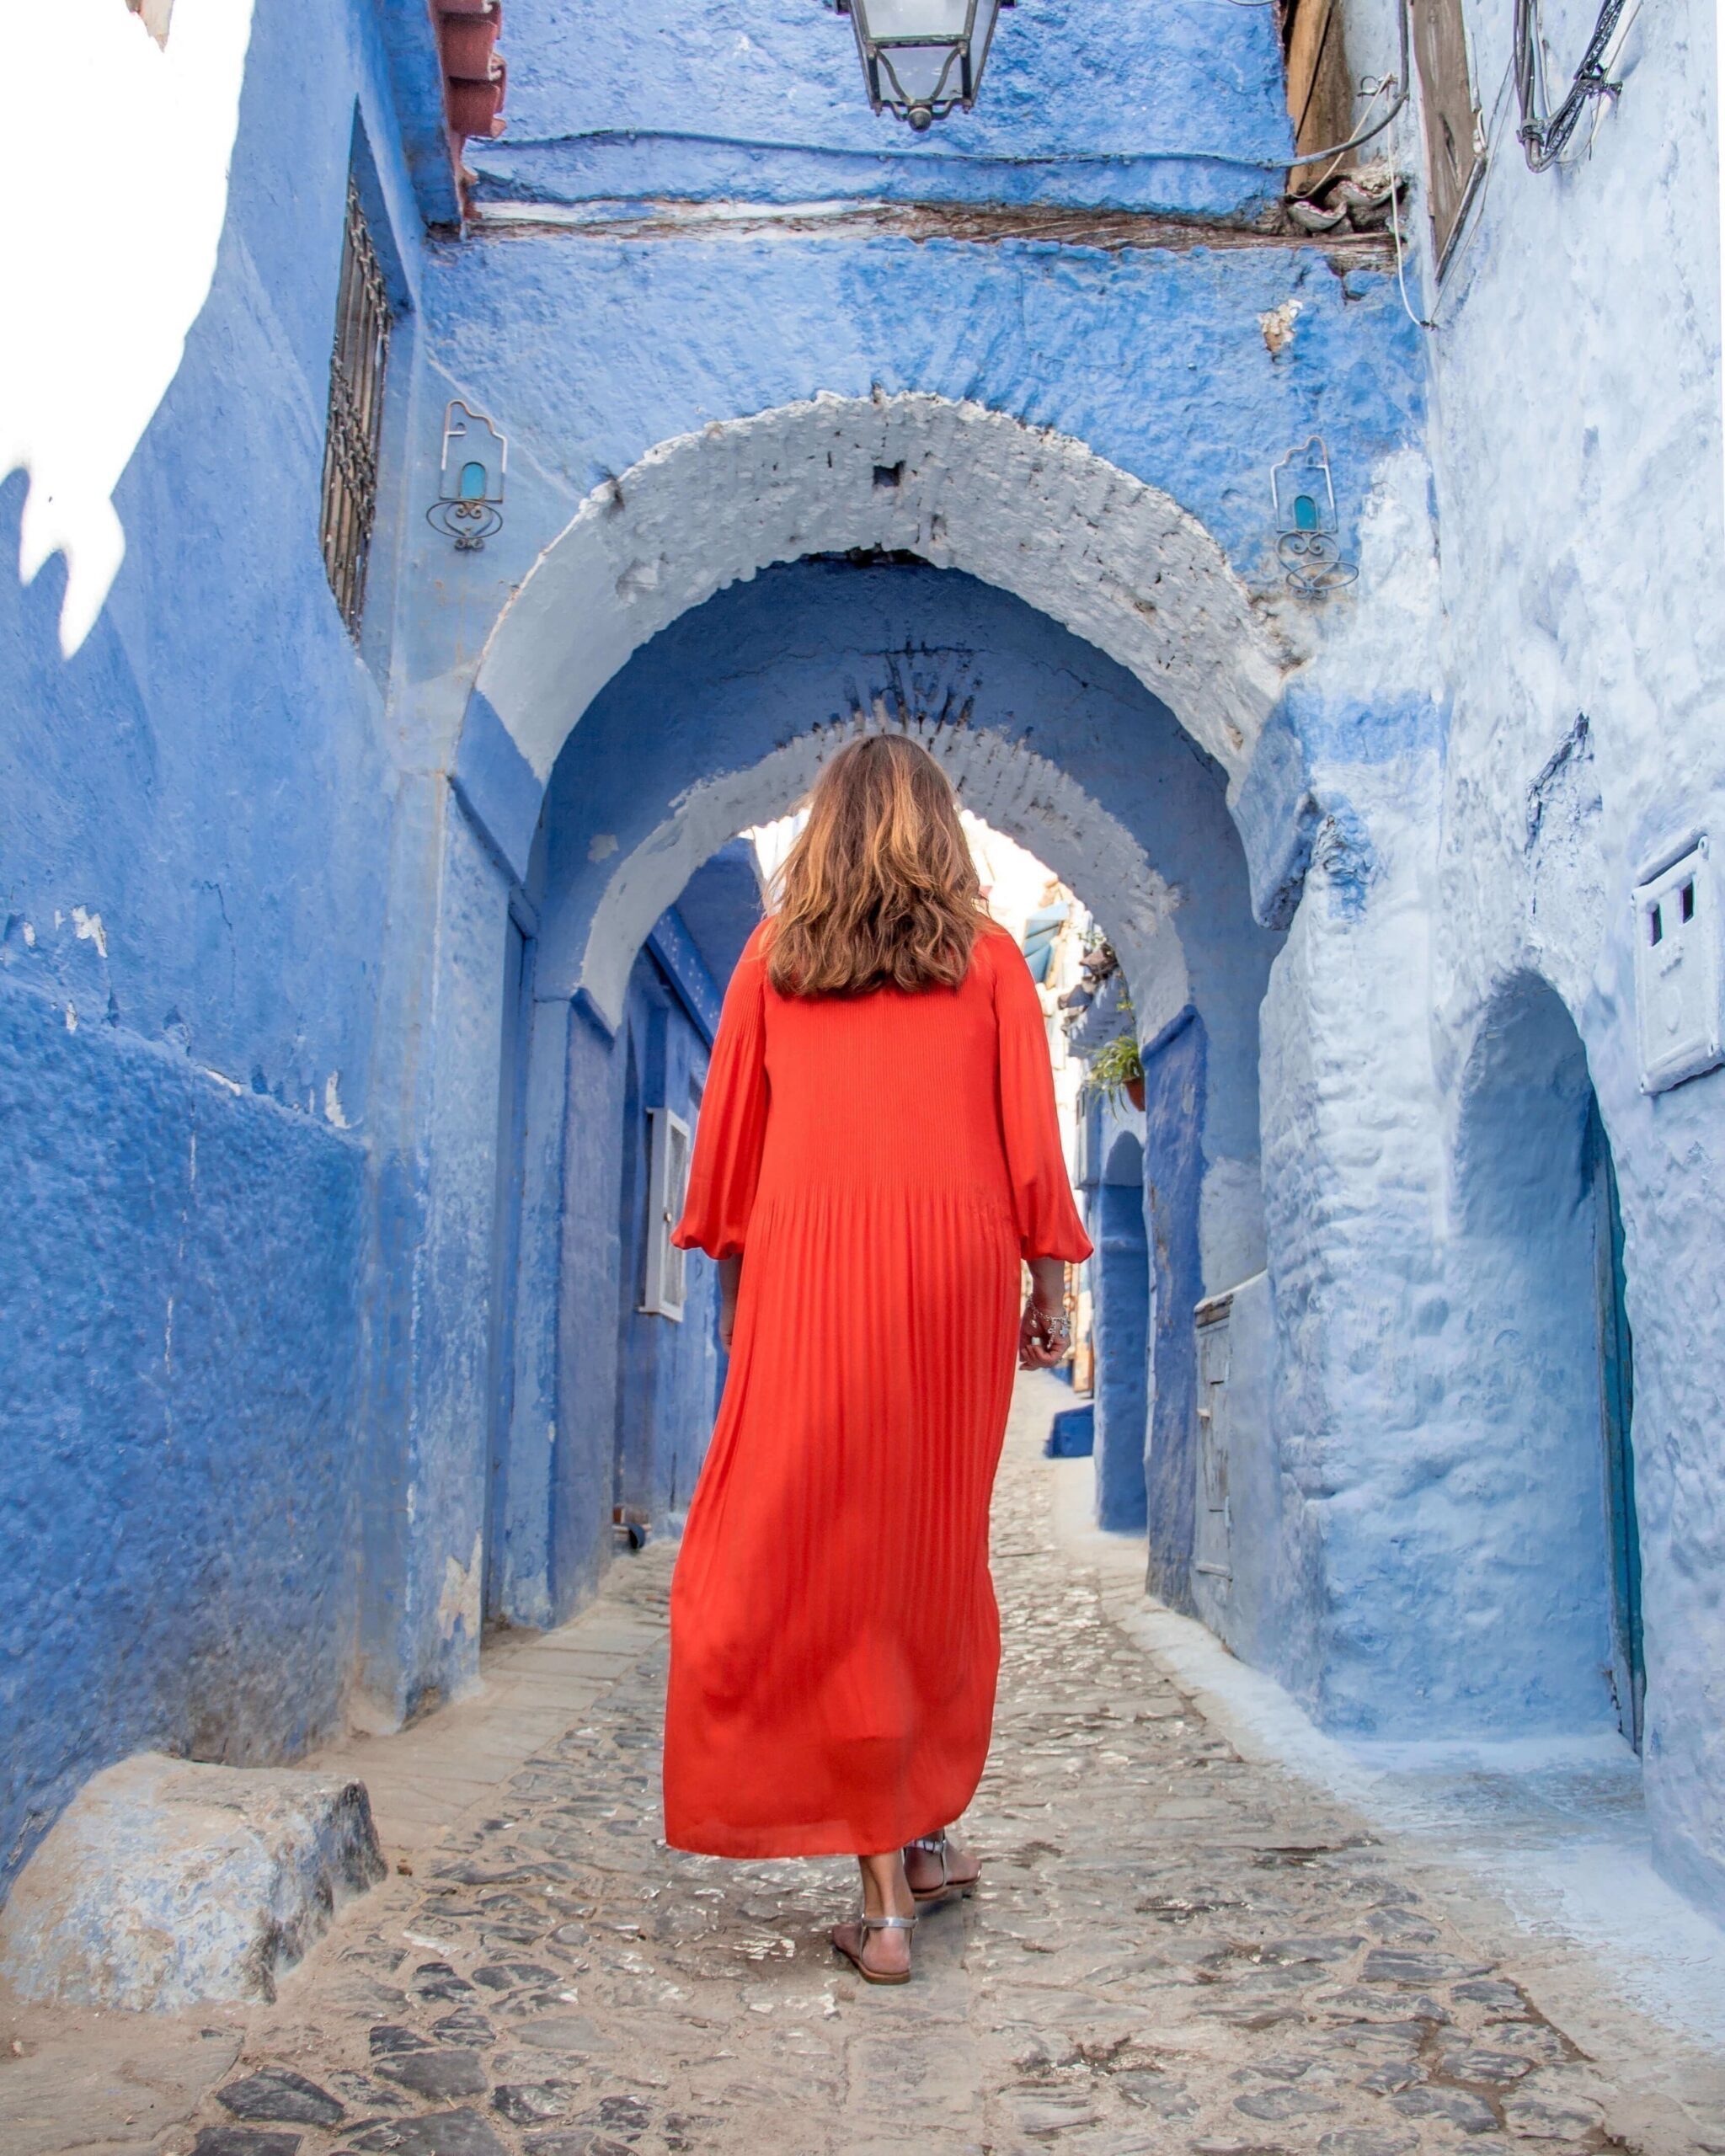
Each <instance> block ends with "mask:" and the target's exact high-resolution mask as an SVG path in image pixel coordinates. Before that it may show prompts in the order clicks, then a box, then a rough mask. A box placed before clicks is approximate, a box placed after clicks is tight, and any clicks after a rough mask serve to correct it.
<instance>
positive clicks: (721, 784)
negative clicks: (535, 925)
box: [579, 704, 1191, 1038]
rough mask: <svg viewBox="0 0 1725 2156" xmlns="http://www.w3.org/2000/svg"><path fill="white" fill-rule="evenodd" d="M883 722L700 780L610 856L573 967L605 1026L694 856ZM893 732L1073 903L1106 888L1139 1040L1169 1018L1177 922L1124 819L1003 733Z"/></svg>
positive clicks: (618, 1015) (821, 733)
mask: <svg viewBox="0 0 1725 2156" xmlns="http://www.w3.org/2000/svg"><path fill="white" fill-rule="evenodd" d="M889 729H890V730H892V731H899V730H900V721H899V720H898V719H897V718H895V717H893V716H891V715H889V713H888V712H886V711H885V710H884V707H881V706H879V704H877V706H876V707H875V708H874V709H873V711H872V712H857V713H856V714H855V715H854V716H853V717H852V718H851V719H850V720H848V721H846V722H843V723H840V724H837V725H830V726H825V727H820V728H815V729H814V731H813V732H811V733H809V734H805V735H803V736H801V737H800V738H799V739H797V740H795V741H792V742H789V743H788V744H786V745H785V746H784V747H783V748H782V749H776V750H773V751H772V754H771V755H768V756H766V757H763V758H762V760H761V761H760V762H759V763H757V764H754V765H751V766H749V767H748V768H747V769H745V770H743V771H726V772H723V773H721V774H720V775H719V776H717V777H714V778H709V779H704V780H702V782H701V783H700V784H699V785H698V786H693V787H690V789H689V790H688V792H686V793H684V794H682V795H681V796H679V798H677V800H676V802H675V803H673V805H672V809H671V813H670V815H669V816H667V817H666V818H665V820H664V822H662V823H661V824H660V825H658V826H657V827H656V828H655V829H654V830H653V831H651V832H650V833H649V835H648V836H647V837H646V838H644V840H642V841H641V842H640V844H639V845H638V846H635V847H633V849H632V850H631V851H629V852H628V853H627V854H622V855H620V856H619V857H618V858H617V862H616V865H615V867H614V868H613V870H612V873H611V879H610V881H609V882H608V883H607V884H606V888H605V892H604V894H603V896H602V897H601V899H600V901H599V904H598V905H597V906H596V907H595V909H594V912H593V917H592V921H591V924H590V927H589V929H588V931H587V937H586V941H585V946H584V947H583V950H582V955H581V961H580V967H579V985H580V986H581V987H582V988H583V989H585V991H586V993H587V995H589V996H590V998H591V1000H592V1001H593V1004H594V1006H595V1008H596V1009H597V1010H598V1011H599V1012H600V1014H601V1017H603V1018H604V1019H605V1020H606V1023H607V1024H609V1025H611V1026H612V1027H616V1026H617V1025H619V1024H620V1023H621V1022H622V1011H623V1003H624V999H625V997H626V996H627V995H628V982H629V971H630V969H631V967H632V966H633V964H634V962H635V956H636V953H638V951H639V950H640V948H641V946H642V944H643V943H644V942H645V941H646V937H647V931H649V929H650V928H651V927H652V926H653V924H654V921H657V920H658V918H659V916H660V914H661V913H663V912H664V910H665V908H666V907H667V906H668V905H671V904H672V903H673V901H674V900H675V899H676V897H677V895H678V894H679V893H680V892H681V889H682V888H683V886H684V885H685V884H686V883H687V882H688V880H689V878H690V877H691V876H692V875H693V874H694V873H695V871H696V870H697V868H698V867H700V866H701V864H702V862H703V861H707V860H709V859H710V858H711V857H712V856H713V854H715V853H716V852H717V851H718V849H719V848H720V847H721V846H724V844H725V843H726V841H728V840H729V839H731V838H733V837H734V835H736V833H737V832H738V831H740V830H744V829H745V828H746V827H747V826H749V825H754V824H763V823H766V822H769V821H770V820H771V819H772V818H774V817H776V816H782V815H783V814H786V813H787V811H788V810H789V809H793V808H794V807H795V806H796V804H797V803H798V802H799V801H800V800H801V799H802V798H803V796H804V794H805V793H806V792H808V791H809V787H811V786H812V785H813V784H814V779H815V776H816V775H817V774H818V773H819V771H820V767H821V766H822V764H823V763H825V760H827V758H828V757H829V756H830V755H834V754H835V753H836V751H837V750H839V749H841V748H842V747H843V745H844V744H845V743H846V741H848V740H852V739H854V738H855V737H856V735H857V734H858V733H859V732H876V731H886V730H889ZM902 730H904V731H905V732H907V733H909V734H911V738H912V739H915V740H917V741H920V742H921V744H922V745H923V747H924V748H926V749H927V750H928V751H929V752H930V754H931V755H933V756H935V757H936V758H937V760H938V761H939V762H940V764H941V765H942V766H943V769H944V770H945V771H946V772H947V775H948V777H949V778H950V779H951V780H952V782H953V786H954V787H956V788H957V790H958V792H959V798H960V800H961V801H962V802H963V803H964V807H965V808H967V809H973V810H974V811H975V814H977V815H979V816H980V817H981V818H982V819H983V820H984V822H985V823H987V824H991V825H993V827H994V828H995V830H997V831H1004V832H1005V833H1006V834H1007V836H1008V837H1009V838H1014V839H1017V841H1018V842H1019V843H1020V844H1021V845H1023V846H1028V848H1029V849H1030V850H1031V851H1032V852H1033V853H1034V854H1036V855H1037V857H1039V859H1040V860H1042V861H1044V862H1047V864H1048V866H1049V867H1050V868H1051V869H1053V871H1054V872H1055V874H1056V875H1057V876H1058V877H1060V879H1061V881H1062V882H1063V883H1065V884H1067V885H1068V886H1069V887H1070V888H1071V889H1073V890H1075V891H1076V893H1077V894H1078V895H1079V897H1080V898H1081V899H1087V894H1091V893H1094V894H1109V895H1108V905H1107V910H1106V912H1105V913H1104V915H1103V926H1104V927H1105V928H1106V929H1107V931H1108V936H1109V939H1110V941H1111V942H1113V944H1114V949H1115V950H1116V952H1117V953H1119V959H1120V963H1121V967H1122V969H1123V970H1124V973H1125V975H1126V979H1127V984H1128V985H1129V987H1130V990H1131V995H1132V1002H1133V1008H1134V1011H1135V1013H1136V1016H1137V1021H1138V1025H1139V1029H1140V1034H1141V1036H1142V1037H1143V1038H1152V1037H1153V1036H1154V1035H1155V1034H1156V1033H1159V1032H1160V1031H1161V1030H1162V1027H1164V1026H1166V1025H1167V1024H1168V1023H1169V1022H1171V1021H1172V1019H1173V1018H1175V1017H1178V1015H1179V1013H1180V1012H1181V1011H1183V1010H1184V1008H1185V1007H1186V1005H1187V1003H1188V1001H1189V1000H1190V996H1191V988H1190V983H1189V979H1188V973H1187V968H1186V959H1185V953H1184V951H1183V948H1182V946H1181V942H1180V937H1179V931H1178V927H1177V926H1176V925H1175V921H1174V918H1173V916H1174V915H1175V912H1176V910H1177V908H1178V904H1179V899H1178V894H1177V892H1176V891H1175V890H1174V889H1173V888H1172V886H1171V885H1169V884H1168V883H1167V882H1166V881H1165V880H1164V879H1163V878H1162V876H1161V875H1159V874H1158V873H1157V872H1156V869H1155V868H1154V867H1152V866H1151V862H1150V859H1149V857H1148V856H1147V855H1146V852H1145V851H1144V849H1143V847H1142V846H1140V844H1139V842H1138V841H1137V840H1136V839H1135V837H1134V836H1133V835H1132V833H1131V832H1130V830H1128V829H1127V828H1126V826H1125V825H1124V824H1122V823H1121V822H1119V819H1117V818H1115V817H1114V816H1113V815H1111V814H1109V813H1108V810H1107V809H1104V808H1103V806H1102V804H1101V803H1099V802H1097V800H1096V799H1095V798H1093V797H1092V795H1090V794H1088V793H1087V792H1085V791H1084V789H1083V788H1082V787H1080V786H1078V785H1077V784H1076V782H1074V781H1073V780H1072V779H1071V777H1069V776H1067V774H1066V773H1065V771H1062V770H1061V769H1060V766H1059V765H1057V764H1054V763H1050V762H1049V760H1048V759H1047V758H1046V757H1045V756H1039V755H1036V754H1035V753H1034V752H1033V751H1032V750H1028V749H1026V748H1025V747H1023V745H1022V744H1021V743H1019V742H1017V741H1015V740H1013V739H1011V738H1010V737H1008V736H1007V735H1005V734H994V733H991V732H989V731H988V730H987V729H985V728H980V727H969V726H946V725H942V724H939V723H935V722H930V723H928V724H927V725H918V724H916V723H912V724H911V725H909V726H907V727H905V728H903V729H902ZM1088 902H1089V901H1088V899H1087V903H1088Z"/></svg>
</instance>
